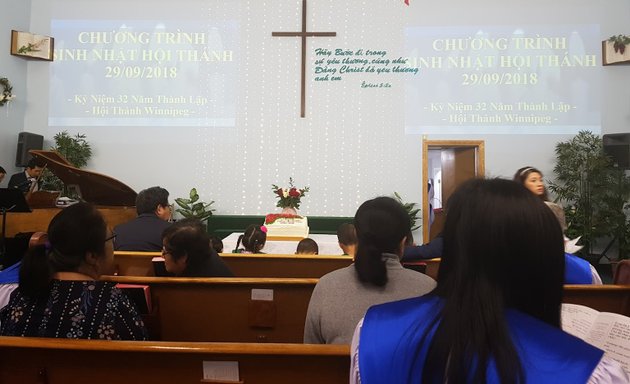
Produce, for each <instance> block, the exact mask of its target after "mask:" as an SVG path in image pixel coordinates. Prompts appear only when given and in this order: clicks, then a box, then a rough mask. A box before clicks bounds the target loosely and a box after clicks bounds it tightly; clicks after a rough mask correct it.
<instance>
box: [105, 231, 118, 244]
mask: <svg viewBox="0 0 630 384" xmlns="http://www.w3.org/2000/svg"><path fill="white" fill-rule="evenodd" d="M116 236H118V235H117V234H115V233H114V234H112V235H111V236H110V237H108V238H107V239H105V242H106V243H107V242H108V241H110V240H114V239H115V238H116Z"/></svg>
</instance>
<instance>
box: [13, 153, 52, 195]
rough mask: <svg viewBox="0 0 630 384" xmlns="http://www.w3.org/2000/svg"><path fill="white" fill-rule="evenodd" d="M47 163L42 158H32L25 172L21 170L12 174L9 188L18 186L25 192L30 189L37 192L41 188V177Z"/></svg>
mask: <svg viewBox="0 0 630 384" xmlns="http://www.w3.org/2000/svg"><path fill="white" fill-rule="evenodd" d="M45 166H46V164H45V163H44V161H43V160H41V159H36V158H31V159H30V160H29V161H28V164H27V165H26V170H25V171H24V172H19V173H16V174H14V175H13V176H11V179H9V188H18V189H19V190H21V191H22V192H24V193H27V192H28V191H31V192H36V191H38V190H39V187H40V185H39V183H40V182H41V181H38V179H39V177H40V176H41V175H42V172H43V171H44V167H45Z"/></svg>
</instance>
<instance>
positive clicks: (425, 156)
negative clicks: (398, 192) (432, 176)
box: [422, 140, 486, 243]
mask: <svg viewBox="0 0 630 384" xmlns="http://www.w3.org/2000/svg"><path fill="white" fill-rule="evenodd" d="M442 148H475V149H476V152H477V156H476V162H477V164H476V174H477V176H478V177H482V176H484V175H485V173H486V152H485V141H483V140H422V241H423V242H425V243H426V242H428V241H429V196H428V195H429V191H427V183H428V182H429V180H428V177H427V176H428V175H429V149H442Z"/></svg>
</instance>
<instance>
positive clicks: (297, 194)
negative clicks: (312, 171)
mask: <svg viewBox="0 0 630 384" xmlns="http://www.w3.org/2000/svg"><path fill="white" fill-rule="evenodd" d="M289 196H291V197H300V192H298V190H297V189H296V188H291V189H289Z"/></svg>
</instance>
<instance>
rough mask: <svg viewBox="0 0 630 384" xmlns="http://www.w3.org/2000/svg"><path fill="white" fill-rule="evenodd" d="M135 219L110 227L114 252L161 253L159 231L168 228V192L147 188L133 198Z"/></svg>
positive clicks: (156, 188)
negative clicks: (134, 199)
mask: <svg viewBox="0 0 630 384" xmlns="http://www.w3.org/2000/svg"><path fill="white" fill-rule="evenodd" d="M136 210H137V212H138V217H136V218H135V219H133V220H131V221H129V222H126V223H124V224H120V225H117V226H116V227H115V228H114V234H115V235H116V238H115V240H114V249H115V250H116V251H145V252H157V251H161V250H162V232H163V231H164V230H165V229H166V228H167V227H168V226H170V225H171V223H169V222H168V220H170V218H171V213H172V212H171V207H170V205H169V203H168V191H167V190H166V189H164V188H161V187H151V188H147V189H145V190H143V191H140V193H138V197H136Z"/></svg>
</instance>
